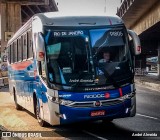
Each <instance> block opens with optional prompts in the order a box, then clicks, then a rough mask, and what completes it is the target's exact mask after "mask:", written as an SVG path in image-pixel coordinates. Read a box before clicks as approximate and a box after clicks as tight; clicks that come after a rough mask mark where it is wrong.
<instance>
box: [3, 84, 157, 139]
mask: <svg viewBox="0 0 160 140" xmlns="http://www.w3.org/2000/svg"><path fill="white" fill-rule="evenodd" d="M136 89H137V95H136V96H137V114H136V116H135V117H130V118H121V119H115V120H113V122H111V123H105V124H104V123H102V122H101V121H97V122H82V123H77V124H69V125H62V126H47V127H40V126H39V125H38V123H37V120H36V118H35V117H34V115H32V114H31V113H29V112H28V111H26V110H25V109H23V110H22V111H17V110H16V109H15V106H14V102H13V100H11V98H10V94H9V93H8V89H7V88H5V89H4V88H3V89H0V125H1V126H3V127H4V128H6V129H7V130H9V131H32V132H34V131H38V132H42V131H43V132H44V133H46V134H45V135H47V136H48V137H46V138H37V140H39V139H54V140H58V139H60V140H61V139H67V140H68V139H69V140H81V139H82V140H83V139H84V140H92V139H93V140H94V139H100V140H121V139H122V140H130V139H134V140H141V139H142V140H143V139H144V140H146V139H149V140H154V139H157V140H158V139H160V109H159V106H160V94H159V93H160V92H158V91H155V90H151V89H148V88H145V87H143V86H141V85H138V84H136ZM141 133H142V134H144V133H147V134H154V133H155V134H158V136H159V137H154V136H152V137H149V136H148V137H142V136H132V135H135V134H141ZM49 136H50V137H49ZM23 139H28V138H23ZM30 139H32V138H30ZM34 139H35V138H34Z"/></svg>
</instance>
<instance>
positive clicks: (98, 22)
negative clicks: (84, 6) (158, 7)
mask: <svg viewBox="0 0 160 140" xmlns="http://www.w3.org/2000/svg"><path fill="white" fill-rule="evenodd" d="M36 18H39V19H40V21H41V24H42V25H46V26H71V27H73V26H76V27H77V26H79V27H81V26H106V25H118V24H123V21H122V19H121V18H119V17H118V16H106V15H105V14H103V15H102V14H97V15H95V14H94V15H92V14H88V15H86V14H85V15H74V14H72V15H71V14H64V13H61V12H47V13H38V14H36V15H34V16H33V17H32V18H31V19H30V20H28V21H27V22H26V23H25V24H24V25H23V26H22V27H21V28H20V29H19V30H18V31H17V32H16V33H15V34H14V36H13V37H12V38H11V39H10V40H9V41H8V44H10V43H11V42H12V41H14V39H15V38H17V37H18V36H19V35H20V34H22V33H23V32H24V31H25V30H26V29H28V28H30V27H31V24H32V21H33V20H34V19H36ZM35 28H36V27H35Z"/></svg>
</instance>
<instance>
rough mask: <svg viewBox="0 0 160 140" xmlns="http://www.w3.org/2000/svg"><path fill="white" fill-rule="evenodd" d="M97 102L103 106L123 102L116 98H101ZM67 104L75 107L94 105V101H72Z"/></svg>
mask: <svg viewBox="0 0 160 140" xmlns="http://www.w3.org/2000/svg"><path fill="white" fill-rule="evenodd" d="M99 102H101V107H103V106H112V105H117V104H121V103H123V101H121V100H118V99H114V100H101V101H99ZM69 106H70V107H77V108H88V107H95V106H94V101H90V102H74V103H72V104H71V105H69Z"/></svg>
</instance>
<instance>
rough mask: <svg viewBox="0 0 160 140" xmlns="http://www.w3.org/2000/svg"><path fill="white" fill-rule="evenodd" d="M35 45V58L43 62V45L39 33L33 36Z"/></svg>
mask: <svg viewBox="0 0 160 140" xmlns="http://www.w3.org/2000/svg"><path fill="white" fill-rule="evenodd" d="M35 45H36V57H37V60H38V61H44V57H45V49H44V47H45V43H44V39H43V36H42V34H41V33H36V34H35Z"/></svg>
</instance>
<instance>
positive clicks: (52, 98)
mask: <svg viewBox="0 0 160 140" xmlns="http://www.w3.org/2000/svg"><path fill="white" fill-rule="evenodd" d="M48 99H49V100H50V101H52V102H56V103H58V104H60V105H69V104H71V103H73V101H69V100H64V99H58V98H57V97H52V96H50V95H48Z"/></svg>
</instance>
